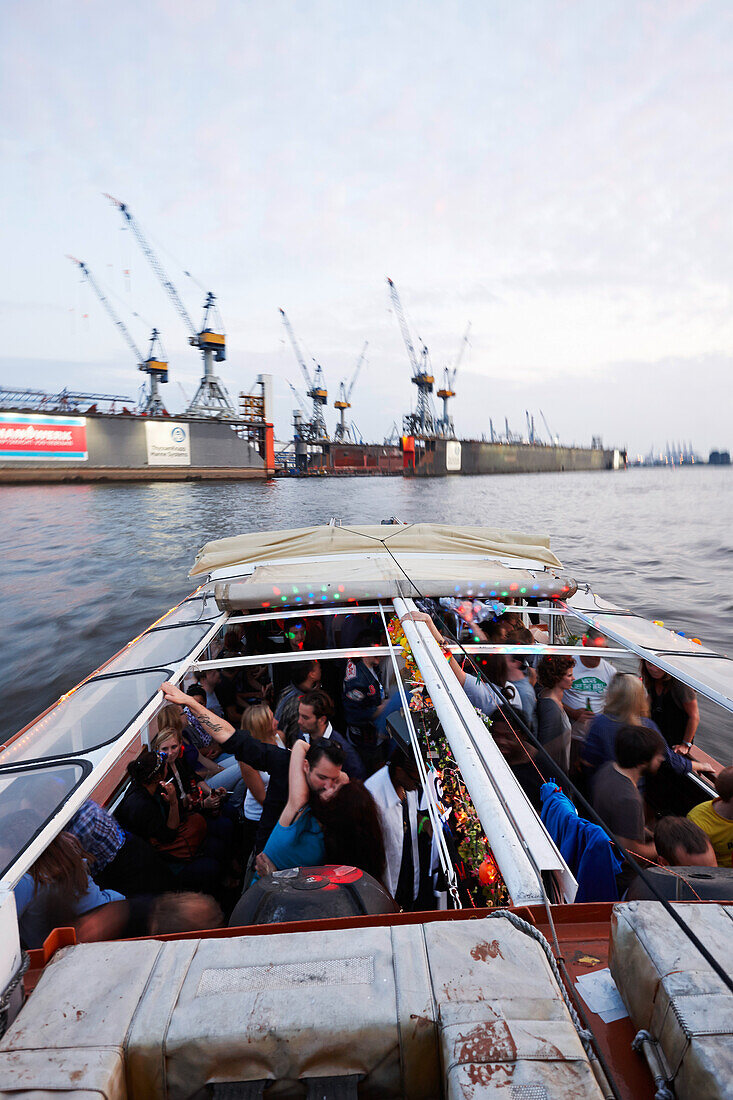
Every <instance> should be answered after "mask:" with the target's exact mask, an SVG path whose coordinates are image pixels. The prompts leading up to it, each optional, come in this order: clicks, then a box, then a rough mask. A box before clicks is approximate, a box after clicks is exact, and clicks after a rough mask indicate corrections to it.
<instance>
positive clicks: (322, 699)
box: [300, 688, 333, 722]
mask: <svg viewBox="0 0 733 1100" xmlns="http://www.w3.org/2000/svg"><path fill="white" fill-rule="evenodd" d="M300 702H301V703H302V704H303V706H304V707H311V708H312V710H313V713H314V714H315V716H316V718H328V720H329V722H330V721H331V719H332V718H333V701H332V699H331V696H330V695H328V693H327V692H325V691H322V689H321V688H314V689H313V691H306V693H305V695H301V697H300Z"/></svg>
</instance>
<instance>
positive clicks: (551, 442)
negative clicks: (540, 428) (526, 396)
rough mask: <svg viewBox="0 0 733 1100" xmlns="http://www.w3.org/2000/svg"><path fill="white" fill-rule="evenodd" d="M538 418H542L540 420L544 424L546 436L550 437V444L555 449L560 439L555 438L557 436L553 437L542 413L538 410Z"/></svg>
mask: <svg viewBox="0 0 733 1100" xmlns="http://www.w3.org/2000/svg"><path fill="white" fill-rule="evenodd" d="M540 416H541V417H542V419H543V421H544V424H545V427H546V428H547V434H548V435H549V437H550V444H551V445H554V446H555V447H557V446H558V444H559V442H560V437H559V436H557V435H553V434H552V432H551V431H550V425H549V424H548V423H547V417H546V416H545V414H544V413H543V411H542V409H540Z"/></svg>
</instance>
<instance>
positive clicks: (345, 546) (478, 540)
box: [189, 523, 561, 577]
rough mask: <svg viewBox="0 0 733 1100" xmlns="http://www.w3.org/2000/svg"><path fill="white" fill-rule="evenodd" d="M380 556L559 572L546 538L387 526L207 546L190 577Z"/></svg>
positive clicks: (300, 531) (302, 531) (330, 528)
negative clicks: (449, 558) (455, 558)
mask: <svg viewBox="0 0 733 1100" xmlns="http://www.w3.org/2000/svg"><path fill="white" fill-rule="evenodd" d="M380 544H381V545H380ZM375 551H378V552H380V553H381V554H383V555H384V556H385V557H386V558H389V556H390V552H391V553H393V554H400V553H401V554H440V555H459V556H470V557H473V558H480V559H486V558H489V559H494V560H496V559H497V558H499V559H505V558H509V559H513V558H516V559H520V560H521V562H522V564H523V565H526V564H527V563H534V564H535V565H536V566H537V567H538V568H544V567H545V566H555V567H559V566H560V565H561V562H560V561H559V560H558V558H557V557H556V556H555V555H554V554H553V552H552V551H551V550H550V538H549V535H537V534H533V535H525V534H521V533H520V532H519V531H502V530H500V529H499V528H491V527H454V526H452V525H451V524H445V523H392V524H367V525H354V526H344V527H340V526H336V525H334V524H327V525H324V526H319V527H296V528H293V529H291V530H287V531H261V532H258V533H256V534H251V535H235V536H234V537H232V538H227V539H216V540H215V541H213V542H207V543H206V545H205V546H204V547H203V548H202V549H201V550H199V552H198V554H197V555H196V560H195V562H194V565H193V568H192V569H191V572H190V574H189V575H190V576H192V577H196V576H201V575H202V574H207V573H213V572H214V571H220V570H226V569H228V568H232V567H235V566H241V565H244V564H249V565H262V564H265V563H269V562H272V561H282V560H284V559H290V560H293V559H296V560H303V559H307V558H321V559H323V558H333V557H337V556H338V555H340V554H364V553H374V552H375Z"/></svg>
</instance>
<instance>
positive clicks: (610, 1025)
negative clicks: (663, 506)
mask: <svg viewBox="0 0 733 1100" xmlns="http://www.w3.org/2000/svg"><path fill="white" fill-rule="evenodd" d="M191 576H192V577H193V578H194V579H195V582H196V583H197V585H198V587H196V589H195V590H194V591H193V592H192V593H191V595H190V596H189V597H187V598H186V599H185V600H183V601H182V602H181V603H180V604H178V605H177V606H176V607H173V608H171V609H170V610H169V611H167V612H166V613H165V614H164V615H162V616H161V617H160V618H158V619H157V620H156V621H155V622H154V623H152V624H151V626H150V627H148V628H147V629H146V630H145V631H144V632H143V633H142V634H140V635H139V636H138V637H136V638H134V639H133V640H132V641H131V642H130V643H129V644H128V645H126V646H125V647H124V648H123V649H122V650H120V652H119V653H117V654H116V655H115V656H113V657H112V658H110V659H109V660H108V661H106V662H105V663H104V664H103V665H102V666H100V667H99V668H98V669H97V670H96V671H94V672H93V673H91V674H90V675H89V676H88V677H87V678H86V679H85V680H83V681H82V682H81V683H79V684H77V685H76V686H75V687H73V688H71V689H70V690H69V691H68V692H67V693H66V694H65V695H63V696H62V697H61V698H60V699H59V700H58V701H57V702H56V703H55V704H54V705H53V706H51V707H49V708H48V709H47V710H46V711H44V713H43V714H41V715H40V716H39V717H38V718H37V719H36V720H35V721H33V722H31V723H30V724H29V725H28V726H26V727H25V728H24V729H23V730H21V731H20V732H19V733H18V734H16V735H15V736H14V737H12V738H11V739H10V740H9V741H8V742H7V743H6V744H4V745H3V746H2V747H1V748H0V875H1V879H0V928H2V933H3V934H2V939H1V941H0V1035H2V1038H1V1039H0V1097H6V1096H7V1097H10V1096H12V1097H13V1098H15V1100H17V1098H20V1097H28V1100H30V1098H31V1097H33V1098H34V1100H38V1098H40V1097H49V1098H50V1097H51V1096H52V1095H53V1097H54V1098H55V1100H58V1098H59V1097H60V1096H63V1097H76V1098H79V1100H81V1098H82V1097H84V1098H90V1097H92V1096H94V1097H103V1098H105V1100H123V1098H133V1097H134V1098H143V1097H145V1098H147V1097H150V1098H153V1097H171V1098H176V1100H184V1098H203V1097H207V1096H212V1097H222V1098H223V1097H231V1098H234V1097H259V1096H263V1095H264V1096H273V1097H275V1096H283V1097H291V1096H292V1097H296V1096H306V1095H307V1096H308V1097H313V1098H315V1097H324V1098H325V1097H357V1096H358V1097H380V1098H383V1097H407V1098H426V1100H427V1098H433V1097H441V1096H443V1097H449V1098H458V1097H465V1098H468V1100H481V1098H484V1097H494V1096H496V1097H497V1098H506V1100H543V1098H554V1097H563V1098H567V1097H576V1096H577V1097H584V1098H585V1097H599V1098H601V1097H605V1098H607V1097H624V1098H634V1100H637V1098H642V1100H643V1098H646V1097H657V1098H658V1100H663V1098H669V1097H677V1098H678V1100H685V1098H686V1097H693V1096H694V1097H695V1100H701V1098H702V1097H705V1098H709V1097H724V1096H728V1097H730V1096H731V1095H733V1093H732V1092H731V1087H732V1086H731V1081H733V1072H732V1071H733V1054H732V1053H731V1052H732V1051H733V1043H732V1042H731V1033H732V1032H733V995H732V994H731V988H732V987H731V983H730V979H729V978H728V979H727V982H726V979H725V975H726V974H727V975H730V974H731V972H733V965H732V964H733V936H731V924H730V920H731V917H732V916H733V908H731V907H730V906H726V905H725V904H724V903H717V902H715V901H713V900H705V899H706V897H707V895H706V893H705V882H704V875H698V876H697V877H695V876H694V875H693V874H692V873H690V874H687V873H686V871H685V869H682V871H680V872H679V874H677V875H676V876H675V878H676V880H679V884H680V889H679V890H678V891H677V892H676V893H674V894H673V895H672V896H674V897H679V898H692V899H697V898H699V899H701V900H680V901H676V902H674V904H673V905H671V906H670V905H669V903H668V902H666V901H663V900H654V901H643V902H640V901H630V902H629V901H627V902H617V903H613V902H606V901H603V902H578V901H576V900H575V899H576V893H577V888H578V883H577V880H576V877H575V875H574V873H573V870H572V869H571V866H569V864H568V862H567V861H566V858H564V857H563V855H562V854H561V851H560V847H559V846H558V843H556V842H555V840H554V839H553V837H552V836H551V834H550V831H549V830H548V827H547V826H546V825H545V823H544V822H543V819H542V817H541V816H540V815H539V813H538V812H537V811H536V809H535V808H534V806H533V805H532V802H531V801H530V799H529V798H528V796H527V795H526V794H525V792H524V790H523V788H522V787H521V786H520V784H519V782H518V781H517V779H516V777H515V774H514V772H513V771H512V769H511V768H510V767H509V765H508V763H507V761H506V760H505V758H504V756H503V755H502V753H501V752H500V751H499V749H498V748H497V746H496V745H495V743H494V741H493V740H492V738H491V735H490V732H489V731H488V730H487V723H486V721H485V720H484V718H483V717H482V716H481V714H480V713H479V712H478V711H477V710H476V709H475V708H474V707H473V706H472V705H471V703H470V702H469V700H468V698H467V696H466V694H465V692H464V691H463V689H462V688H461V686H460V683H459V681H458V679H457V678H456V676H455V675H454V673H453V672H452V671H451V667H450V664H449V662H448V660H446V656H447V655H448V651H450V652H452V653H454V654H459V655H460V654H464V655H465V654H468V655H469V656H471V657H473V656H474V655H476V656H480V655H482V654H486V653H492V652H500V653H506V652H508V651H512V652H522V653H525V654H527V655H528V656H532V657H535V656H537V655H538V654H539V655H542V654H546V653H561V654H569V655H576V654H579V653H583V652H585V650H584V648H583V645H582V643H581V641H580V637H581V636H582V635H583V633H584V632H585V631H586V630H587V629H588V628H595V629H596V630H597V631H599V632H600V633H601V634H602V635H604V636H605V639H606V642H607V645H606V648H604V651H603V656H604V657H607V658H609V659H610V660H611V661H612V662H614V663H615V664H617V665H618V666H619V667H622V668H625V669H627V670H634V669H636V668H638V659H639V658H643V659H644V660H646V661H649V662H650V663H652V664H654V665H656V666H658V667H659V668H661V669H663V670H664V671H665V672H668V673H670V674H671V675H672V676H674V677H676V678H677V679H679V680H680V681H682V682H683V683H685V684H687V685H689V686H690V687H691V688H693V689H694V690H695V691H696V692H697V693H698V695H699V696H701V697H704V698H706V699H708V700H710V701H712V702H713V703H715V704H718V705H719V706H720V707H723V708H724V709H725V710H727V711H731V710H733V667H732V666H731V662H730V660H729V659H728V658H727V657H724V656H722V655H720V654H717V653H715V652H713V651H712V650H710V649H708V648H706V647H705V646H704V645H702V644H700V643H699V642H698V641H697V640H691V639H688V638H685V637H682V636H680V635H679V634H676V633H674V632H672V631H670V630H668V629H666V628H665V627H664V626H663V625H662V624H661V623H659V622H657V623H653V622H649V621H646V620H645V619H643V618H641V617H639V616H638V615H636V614H635V613H634V612H633V611H632V610H630V609H628V608H624V607H618V606H615V605H614V604H612V603H609V602H607V601H606V600H604V599H603V598H602V597H601V596H599V595H597V594H596V593H595V592H594V591H593V590H592V588H591V587H590V586H589V585H586V584H583V583H581V582H579V581H577V580H575V579H572V578H571V577H569V576H568V575H566V574H565V573H564V571H563V566H562V564H561V562H560V561H559V560H558V558H557V557H556V556H555V554H554V553H553V552H552V550H551V549H550V540H549V538H547V537H544V536H537V535H522V534H519V533H517V532H512V531H500V530H493V529H488V528H481V527H453V526H449V525H440V524H430V523H417V524H402V523H399V522H397V521H396V520H391V521H385V522H383V523H382V524H380V525H369V526H354V525H348V524H346V523H344V524H342V523H340V522H339V521H337V520H332V521H331V523H330V524H328V525H326V526H320V527H308V528H302V529H296V530H286V531H276V532H257V533H252V534H245V535H238V536H234V537H232V538H227V539H221V540H218V541H215V542H210V543H208V544H207V545H206V546H204V547H203V549H202V550H200V552H199V553H198V555H197V556H196V559H195V562H194V565H193V568H192V570H191ZM425 600H428V601H442V602H441V606H442V607H443V608H444V611H445V616H446V620H450V615H451V607H453V606H455V604H456V602H457V601H465V602H466V603H468V604H470V603H472V601H476V600H479V601H486V602H487V603H488V604H489V605H491V606H493V607H494V608H495V609H496V611H497V613H501V610H502V609H503V608H504V607H505V606H508V605H509V604H511V605H513V606H512V607H511V610H512V611H515V612H519V613H521V614H522V615H523V616H524V617H525V618H526V621H527V622H529V621H530V616H532V619H531V621H532V622H534V623H538V622H539V623H542V624H545V626H546V628H547V631H546V641H542V642H538V643H537V644H535V645H533V646H517V645H491V644H487V643H476V642H473V643H471V644H467V643H465V642H463V644H461V643H460V642H458V641H456V642H455V644H451V645H450V646H441V645H440V644H438V642H436V640H435V639H434V637H433V635H432V634H431V632H430V630H429V629H428V628H427V625H426V624H425V623H423V622H419V621H413V620H411V619H410V618H406V616H407V615H408V613H409V612H412V611H414V610H416V609H419V607H421V606H425V605H424V604H423V603H422V601H425ZM348 616H357V617H358V616H365V617H366V616H369V618H370V621H374V618H375V617H377V619H378V622H379V623H381V626H382V633H383V644H382V645H381V646H379V647H376V648H375V647H374V646H370V647H368V648H359V647H358V646H356V647H355V646H354V645H351V646H341V645H339V644H338V640H339V634H340V631H341V629H342V628H343V625H344V623H345V621H346V618H347V617H348ZM311 618H315V619H318V620H319V621H320V622H321V623H323V624H326V626H327V629H326V631H325V634H326V636H327V637H329V638H330V639H335V643H334V645H333V646H329V647H324V648H323V649H320V650H312V649H311V650H306V651H301V652H297V651H296V652H293V651H292V650H289V649H288V650H283V651H282V652H272V651H269V650H268V651H267V652H261V653H251V652H247V654H246V656H239V657H231V656H223V657H222V656H219V655H218V654H219V651H220V649H221V644H222V639H223V636H224V631H225V630H226V629H228V628H231V627H233V626H239V625H241V626H243V627H244V628H245V630H246V628H247V626H252V625H255V624H270V625H271V626H272V628H273V630H274V629H276V628H278V629H286V628H287V624H288V623H289V622H292V621H293V620H306V621H307V620H308V619H311ZM364 621H367V620H366V618H365V620H364ZM352 636H356V635H355V634H353V632H352ZM375 653H376V654H378V655H379V656H380V657H382V658H384V659H385V661H384V667H385V669H386V673H387V674H391V676H392V683H393V688H394V690H396V691H397V692H398V693H399V697H400V703H401V712H400V713H401V721H402V723H403V729H404V730H405V731H406V732H405V736H406V737H408V738H409V741H410V744H411V745H412V747H413V749H414V750H415V753H416V756H417V759H418V764H419V769H420V773H421V780H422V787H423V792H424V798H425V805H426V812H427V814H428V815H429V819H430V822H431V824H432V833H433V845H434V848H433V853H434V860H435V863H436V865H437V866H438V867H439V870H440V876H441V883H442V900H441V907H440V908H437V909H435V910H431V911H429V912H417V913H415V912H410V913H407V912H403V913H400V912H390V913H384V912H381V913H376V914H374V913H369V912H362V913H360V914H356V915H350V916H334V915H333V911H332V910H329V904H330V903H329V899H330V898H334V897H335V896H336V895H337V894H338V893H339V890H338V887H339V883H341V882H347V881H350V876H351V873H352V871H353V869H351V868H343V867H336V868H334V867H329V868H325V869H323V870H322V872H321V873H319V872H318V871H308V872H307V873H306V874H305V875H304V876H303V875H300V876H299V875H298V872H294V873H292V874H291V873H290V872H280V874H281V875H284V876H285V878H284V879H283V880H282V882H283V889H287V888H289V886H293V887H297V888H299V889H302V890H303V892H304V895H305V894H306V893H308V894H309V897H310V895H313V898H315V901H314V902H313V904H314V905H315V909H313V908H311V909H309V910H308V912H309V917H308V919H305V920H292V919H291V920H288V921H287V922H283V921H277V920H274V921H272V922H271V923H267V924H252V925H249V926H246V927H234V928H232V927H229V928H220V929H216V930H210V931H201V932H194V933H185V934H182V935H168V936H151V937H146V938H142V939H137V940H125V941H109V942H101V943H100V942H97V943H76V937H75V933H74V930H73V928H71V929H70V928H60V929H56V930H55V931H54V932H53V933H52V935H51V936H50V937H49V938H48V940H46V942H45V944H44V946H43V948H42V949H39V950H32V951H30V952H24V951H22V950H21V945H20V941H19V934H18V922H17V917H16V910H15V902H14V896H13V892H12V891H13V888H14V886H15V885H16V884H17V883H18V881H19V880H20V878H21V876H22V875H23V874H24V873H26V872H27V871H28V870H29V868H30V867H31V866H32V865H33V863H34V861H35V860H36V859H37V858H38V856H39V855H40V854H41V853H42V852H43V851H44V849H45V848H46V846H47V845H48V844H49V843H50V842H51V841H52V840H53V839H54V838H55V837H56V836H57V835H58V834H59V833H60V832H61V831H62V830H63V829H64V827H65V825H66V823H67V822H68V821H69V820H70V818H71V817H72V816H73V815H74V813H75V812H76V811H77V810H78V809H79V807H80V806H81V805H82V804H83V803H84V802H85V800H87V799H90V798H91V799H94V800H95V801H97V802H99V803H101V804H102V805H104V806H106V807H108V808H111V809H113V808H114V807H115V805H116V804H117V803H118V801H119V799H120V797H121V794H122V792H123V791H124V787H125V784H126V782H127V776H126V767H127V764H128V763H129V762H130V761H131V760H132V759H133V758H134V757H135V756H136V755H137V754H138V753H139V752H140V750H141V748H142V747H143V746H144V745H145V744H146V743H147V741H148V738H149V734H150V730H151V723H152V722H153V719H154V717H155V715H156V713H157V712H158V711H159V710H160V708H161V706H162V705H163V702H164V700H163V696H162V694H161V690H160V689H161V684H162V682H163V681H172V682H174V683H176V684H185V683H188V682H190V679H191V677H192V675H193V673H194V672H196V671H199V670H206V669H216V668H222V667H224V666H235V667H246V666H248V665H250V666H255V665H262V664H267V665H270V666H271V667H274V666H275V665H277V664H278V663H280V662H288V663H290V662H293V661H298V660H312V659H314V658H317V659H318V660H319V661H320V662H322V663H326V662H330V661H342V662H343V661H345V660H354V659H356V658H358V657H359V656H367V655H372V656H373V655H374V654H375ZM692 754H693V755H695V756H696V758H697V759H703V758H705V754H704V753H703V752H702V751H701V750H700V749H698V748H697V747H695V748H694V749H693V750H692ZM707 759H708V762H709V763H710V766H711V768H712V769H713V770H714V769H715V768H716V767H719V765H717V764H716V762H715V761H712V760H711V759H710V758H707ZM448 772H450V775H449V774H448ZM49 778H51V779H52V780H53V781H54V782H52V783H49V782H48V780H49ZM686 782H687V783H688V785H689V791H688V793H689V796H690V799H691V804H694V803H695V802H701V801H704V800H706V799H710V798H713V797H715V794H714V792H713V791H712V788H711V787H710V786H709V784H707V783H706V782H705V781H704V780H703V779H701V778H699V777H698V776H695V775H692V774H691V775H690V776H689V777H688V778H687V780H686ZM21 808H22V810H23V814H24V816H23V819H22V820H23V822H24V828H25V833H24V834H23V836H22V837H21V839H20V842H19V841H18V839H17V838H18V827H17V820H16V821H15V828H14V830H13V836H14V838H15V839H14V841H13V842H12V843H10V842H9V841H8V839H7V836H6V837H5V838H3V821H5V822H6V824H7V822H8V821H9V820H10V818H11V817H12V815H13V814H15V813H16V812H17V811H19V810H20V809H21ZM581 816H582V809H581ZM653 870H654V874H653V875H652V877H651V882H652V887H654V886H655V884H656V888H657V889H658V890H659V884H660V882H661V879H662V878H663V877H664V872H661V873H660V872H658V871H657V869H653ZM693 870H694V869H693ZM698 870H699V869H698ZM732 873H733V872H732ZM322 887H323V889H322ZM325 887H328V888H329V889H328V890H326V889H325ZM660 893H661V894H664V891H663V890H661V891H660ZM316 894H318V897H317V898H316V897H315V895H316ZM732 894H733V891H732ZM664 896H665V897H669V896H670V895H669V893H667V894H666V895H664ZM729 896H731V895H729ZM320 904H322V906H323V908H322V909H321V910H319V909H318V905H320ZM314 914H315V915H314ZM701 948H702V951H703V953H701ZM711 959H712V962H711ZM721 971H722V972H723V974H722V976H721ZM3 990H4V993H3V992H2V991H3ZM3 1032H4V1034H3Z"/></svg>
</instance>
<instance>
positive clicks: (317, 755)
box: [305, 737, 346, 768]
mask: <svg viewBox="0 0 733 1100" xmlns="http://www.w3.org/2000/svg"><path fill="white" fill-rule="evenodd" d="M324 756H325V757H326V759H327V760H330V762H331V763H332V764H335V765H336V767H338V768H343V766H344V760H345V759H346V754H345V753H344V750H343V749H342V748H341V746H340V745H339V743H338V741H333V740H332V739H331V738H330V737H319V738H318V740H317V741H311V743H310V745H309V747H308V752H307V753H306V754H305V758H306V760H307V761H308V767H309V768H314V767H315V766H316V764H317V763H318V761H319V760H321V759H322V758H323V757H324Z"/></svg>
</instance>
